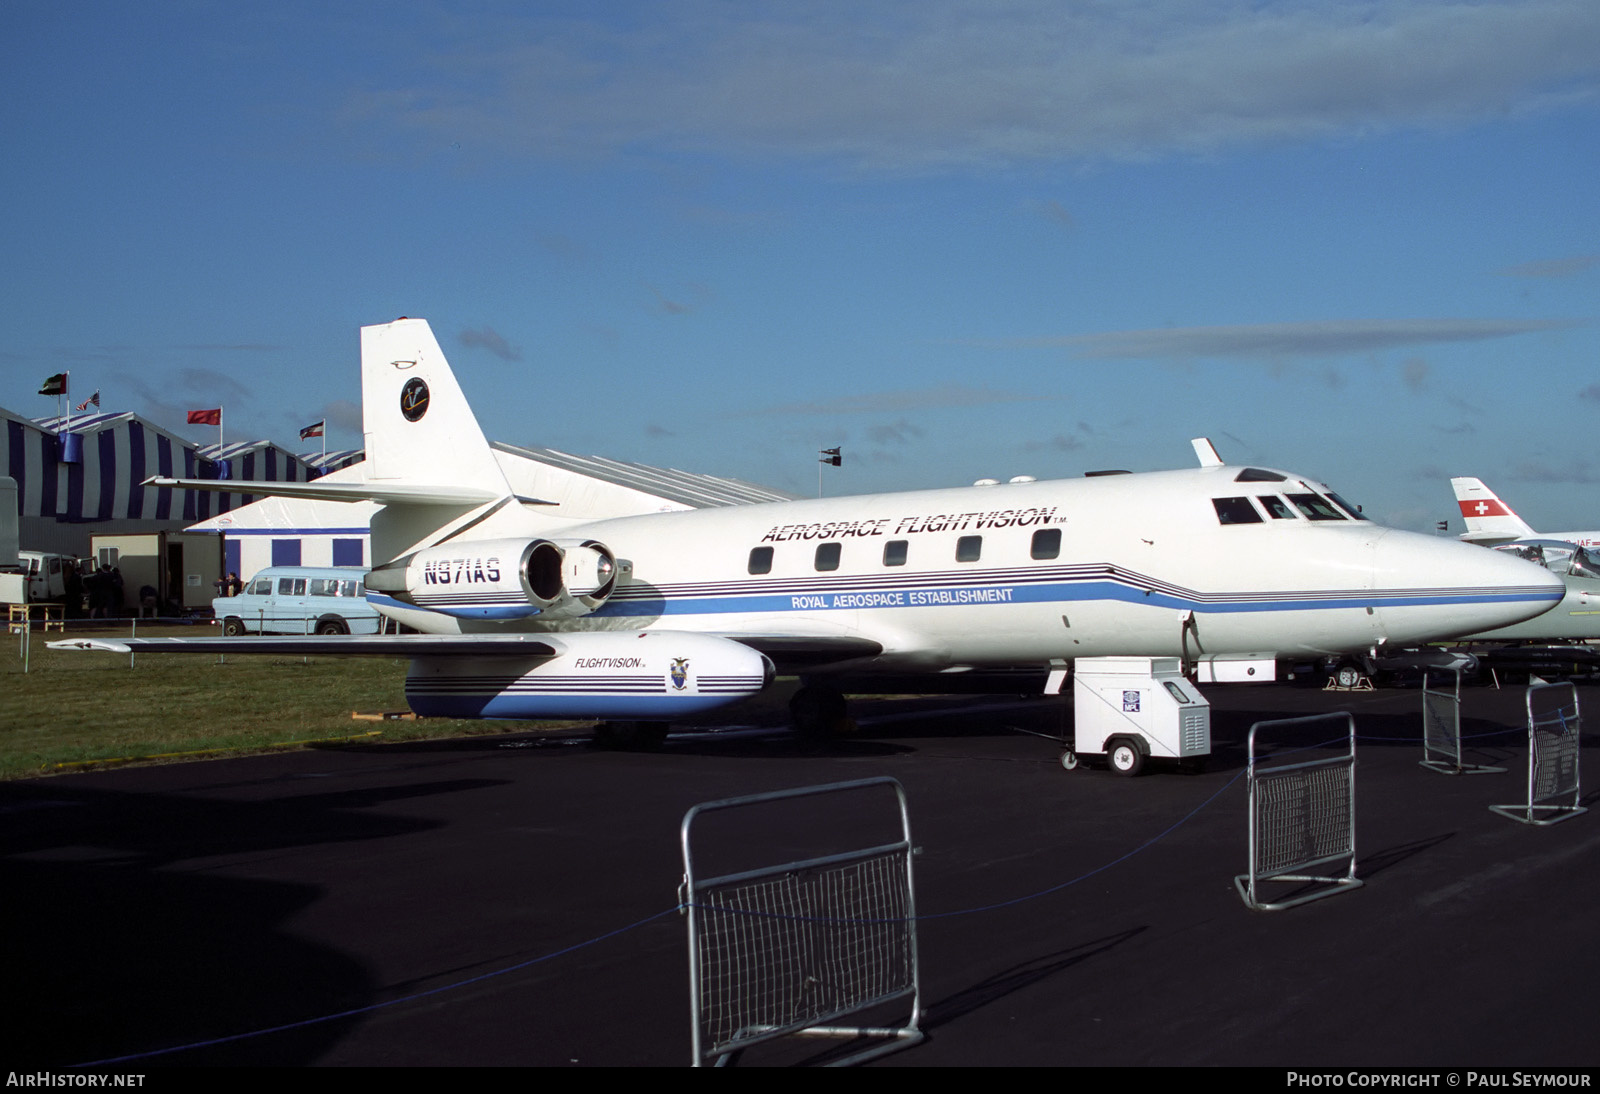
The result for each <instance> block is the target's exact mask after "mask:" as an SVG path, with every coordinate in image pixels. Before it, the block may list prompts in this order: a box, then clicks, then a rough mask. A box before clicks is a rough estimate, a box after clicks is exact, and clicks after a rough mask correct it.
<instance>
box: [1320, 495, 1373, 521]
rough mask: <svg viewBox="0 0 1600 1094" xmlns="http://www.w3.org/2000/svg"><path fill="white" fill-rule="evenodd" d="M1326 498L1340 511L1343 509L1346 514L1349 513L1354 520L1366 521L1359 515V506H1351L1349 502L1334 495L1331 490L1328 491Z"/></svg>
mask: <svg viewBox="0 0 1600 1094" xmlns="http://www.w3.org/2000/svg"><path fill="white" fill-rule="evenodd" d="M1328 497H1330V498H1332V499H1333V502H1334V504H1335V505H1337V506H1338V507H1339V508H1340V509H1343V510H1344V511H1345V512H1346V513H1349V514H1350V516H1351V517H1352V518H1354V519H1355V520H1366V519H1367V518H1366V517H1364V516H1362V515H1361V506H1359V505H1351V504H1350V503H1349V502H1347V501H1345V500H1344V499H1343V498H1341V497H1340V496H1339V495H1338V494H1335V493H1334V492H1333V491H1332V490H1329V491H1328Z"/></svg>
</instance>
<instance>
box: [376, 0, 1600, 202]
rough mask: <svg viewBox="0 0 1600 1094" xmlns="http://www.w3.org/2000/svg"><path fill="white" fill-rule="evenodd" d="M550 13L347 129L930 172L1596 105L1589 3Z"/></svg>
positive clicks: (471, 40) (528, 148)
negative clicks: (386, 127) (378, 125)
mask: <svg viewBox="0 0 1600 1094" xmlns="http://www.w3.org/2000/svg"><path fill="white" fill-rule="evenodd" d="M530 10H532V11H533V14H528V15H523V14H517V15H508V16H505V17H503V18H501V19H499V20H498V21H496V20H494V19H492V18H485V19H480V20H472V21H467V20H460V21H454V20H446V19H441V20H440V21H439V22H438V23H437V24H436V25H434V26H430V27H423V28H419V29H418V31H417V33H418V35H419V39H420V43H425V44H420V43H419V42H413V43H412V44H411V45H412V48H413V51H414V56H413V57H411V58H408V62H407V63H406V64H404V65H397V66H393V67H392V69H390V71H391V72H392V73H393V74H394V80H395V82H393V83H391V84H390V85H388V86H382V87H374V88H369V89H366V90H363V91H361V92H359V93H356V94H354V95H352V96H351V98H350V100H349V102H348V103H347V107H346V110H345V115H346V117H347V119H348V120H350V121H352V122H359V123H360V124H361V125H362V126H363V127H365V126H369V125H371V123H373V122H375V121H381V122H387V123H389V124H391V125H393V126H396V127H398V128H400V129H402V130H408V131H421V132H425V133H427V134H428V135H429V136H430V137H431V138H433V139H435V140H440V141H446V142H449V143H451V144H454V143H456V142H459V143H461V144H462V146H463V148H465V149H470V148H472V147H474V146H477V147H481V148H492V149H494V152H495V154H496V155H504V154H506V153H508V152H512V151H520V152H521V153H524V154H530V155H539V156H543V155H550V154H557V155H562V154H565V155H578V156H588V155H608V154H613V153H617V152H619V151H622V150H625V149H626V150H634V151H644V152H646V153H661V152H686V151H687V152H711V153H713V154H720V155H762V156H771V155H776V156H779V157H798V158H821V159H826V160H832V161H838V162H842V163H847V164H851V165H856V166H861V167H867V168H881V169H892V170H907V169H912V170H916V169H927V168H941V167H951V166H961V165H972V164H981V165H986V166H987V165H992V164H996V163H1025V162H1030V161H1041V160H1055V159H1063V158H1066V159H1074V158H1088V159H1096V158H1106V157H1111V158H1121V157H1142V156H1149V155H1161V154H1166V153H1170V152H1173V151H1187V152H1196V153H1207V152H1210V151H1213V150H1215V149H1219V148H1223V147H1226V146H1230V145H1235V144H1239V143H1243V142H1258V141H1279V140H1297V139H1306V138H1323V137H1348V136H1354V135H1360V134H1363V133H1367V132H1372V131H1382V130H1389V129H1396V128H1406V127H1416V126H1424V127H1426V126H1438V125H1458V124H1470V123H1472V122H1475V121H1478V120H1482V119H1493V118H1499V117H1503V116H1505V115H1506V114H1510V113H1517V112H1522V111H1529V110H1536V109H1539V108H1542V107H1547V106H1559V105H1564V104H1570V103H1572V102H1577V101H1583V102H1593V101H1594V100H1595V99H1596V93H1597V91H1600V5H1596V4H1594V3H1593V2H1592V0H1521V2H1509V0H1507V2H1487V3H1462V2H1458V0H1397V2H1393V3H1384V4H1373V3H1347V4H1335V5H1327V4H1315V3H1309V2H1302V3H1281V4H1273V5H1259V4H1248V3H1242V2H1235V3H1219V4H1209V5H1199V4H1193V3H1185V2H1175V0H1144V2H1135V0H1129V2H1119V3H1110V2H1103V3H1074V4H1061V3H1057V2H1054V0H1049V2H1045V0H1013V2H1009V3H1003V4H1002V3H993V2H976V0H924V2H919V3H914V4H913V3H900V4H895V3H880V4H870V5H855V4H843V3H838V4H828V3H815V4H805V5H794V4H788V3H776V2H773V3H765V4H762V3H748V4H737V5H732V4H730V5H723V4H717V3H706V2H703V3H693V2H688V0H686V2H684V3H676V4H671V5H663V6H659V7H656V6H650V5H641V6H629V7H627V8H624V9H622V12H621V13H620V14H619V13H618V11H617V9H616V8H613V7H611V6H607V5H601V6H597V7H596V8H594V9H592V10H593V11H595V12H596V13H597V14H596V15H594V16H592V17H589V18H565V19H563V18H558V17H553V16H550V15H548V14H543V13H541V12H540V10H539V9H530ZM608 16H609V17H610V18H609V21H605V20H607V19H608Z"/></svg>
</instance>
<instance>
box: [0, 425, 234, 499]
mask: <svg viewBox="0 0 1600 1094" xmlns="http://www.w3.org/2000/svg"><path fill="white" fill-rule="evenodd" d="M8 419H9V420H8V421H7V423H6V425H7V431H8V437H7V439H8V441H9V444H8V447H7V462H8V466H9V467H10V470H9V471H7V472H6V473H7V474H9V475H10V476H11V477H12V478H14V479H16V480H17V497H18V503H19V507H20V509H21V515H22V516H25V517H26V516H36V517H53V518H55V519H56V520H58V521H67V522H72V523H86V522H93V521H113V520H118V521H121V520H134V521H196V520H204V519H205V518H207V517H209V516H211V515H212V514H213V513H217V512H221V511H222V509H221V508H219V507H218V499H219V498H222V499H224V503H226V495H207V494H204V493H199V492H191V491H188V490H157V489H154V488H152V487H143V486H140V485H139V484H140V483H142V482H143V481H144V480H145V479H147V478H149V477H150V476H152V475H172V476H175V477H179V478H183V477H188V478H209V477H211V476H212V475H213V474H215V468H213V467H212V466H211V465H210V464H209V462H208V461H206V460H205V459H204V458H203V457H202V456H201V455H200V452H199V446H197V445H196V444H194V443H193V442H191V441H186V440H184V439H183V438H182V437H179V436H177V435H176V434H174V433H169V432H167V431H166V430H165V429H162V428H161V427H160V426H158V425H155V424H154V423H152V422H148V421H145V420H144V419H143V418H140V417H139V416H138V415H136V414H134V413H132V412H130V411H123V412H121V413H110V414H100V413H95V414H80V415H75V416H73V417H72V418H71V420H70V423H69V421H68V420H67V419H66V418H36V419H34V420H33V421H32V422H27V421H24V420H19V419H18V418H17V416H15V415H8ZM68 425H70V428H71V431H70V432H64V431H63V429H64V427H67V426H68Z"/></svg>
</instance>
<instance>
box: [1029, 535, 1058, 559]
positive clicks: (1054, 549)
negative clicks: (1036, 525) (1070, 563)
mask: <svg viewBox="0 0 1600 1094" xmlns="http://www.w3.org/2000/svg"><path fill="white" fill-rule="evenodd" d="M1028 554H1029V555H1030V556H1031V557H1033V558H1060V557H1061V529H1059V528H1041V529H1039V530H1038V531H1037V532H1035V533H1033V547H1032V549H1031V550H1030V551H1029V552H1028Z"/></svg>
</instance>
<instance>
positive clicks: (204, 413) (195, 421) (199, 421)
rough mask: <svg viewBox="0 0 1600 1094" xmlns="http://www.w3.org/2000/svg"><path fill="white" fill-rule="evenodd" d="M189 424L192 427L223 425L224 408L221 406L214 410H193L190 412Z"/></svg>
mask: <svg viewBox="0 0 1600 1094" xmlns="http://www.w3.org/2000/svg"><path fill="white" fill-rule="evenodd" d="M189 424H190V425H221V424H222V408H221V407H220V406H219V407H216V408H214V409H212V410H191V411H189Z"/></svg>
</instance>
